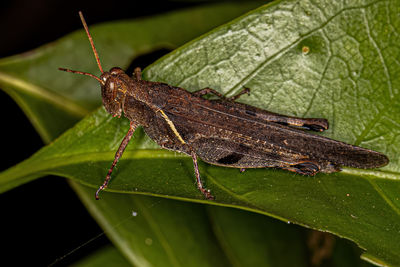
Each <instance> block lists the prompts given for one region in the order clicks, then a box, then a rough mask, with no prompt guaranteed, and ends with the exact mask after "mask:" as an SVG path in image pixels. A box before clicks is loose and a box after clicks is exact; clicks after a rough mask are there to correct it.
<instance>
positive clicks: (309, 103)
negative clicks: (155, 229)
mask: <svg viewBox="0 0 400 267" xmlns="http://www.w3.org/2000/svg"><path fill="white" fill-rule="evenodd" d="M398 12H399V3H398V1H395V0H392V1H374V2H372V1H349V2H345V3H344V2H335V3H331V2H330V1H327V2H324V1H317V2H316V1H312V2H311V1H302V2H300V3H299V2H291V1H281V2H276V3H275V4H273V5H270V6H266V7H262V8H260V9H258V10H255V11H254V12H252V13H250V14H248V15H246V16H244V17H241V18H239V19H237V20H235V21H234V22H232V23H230V24H227V25H225V26H223V27H220V28H218V29H216V30H214V31H213V32H211V33H210V34H207V35H205V36H203V37H201V38H200V39H197V40H195V41H193V42H192V43H190V44H188V45H186V46H184V47H182V48H181V49H179V50H176V51H175V52H174V53H172V54H170V55H169V56H167V57H164V58H163V59H161V61H159V62H157V63H155V64H154V65H153V66H152V67H150V68H148V69H147V71H146V73H145V76H146V77H147V78H148V79H149V80H157V81H164V82H168V83H171V84H173V85H178V86H183V87H185V88H190V90H196V89H200V88H203V87H213V88H215V89H218V90H220V91H222V92H224V93H226V94H227V95H232V94H234V93H235V92H237V91H238V90H240V88H241V87H242V86H247V87H250V88H251V89H252V91H251V96H250V97H243V99H241V100H242V101H244V102H246V103H249V104H252V105H255V106H258V107H262V108H268V109H270V110H271V111H274V112H282V113H285V114H291V115H299V116H309V117H326V118H328V119H329V121H330V123H331V130H329V131H328V132H327V133H324V134H325V135H326V136H330V137H334V138H335V139H339V140H342V141H346V142H349V143H353V144H357V145H361V146H363V147H367V148H371V149H375V150H378V151H381V152H384V153H385V154H387V155H388V156H389V158H390V160H391V162H390V164H389V165H388V166H386V167H385V168H383V169H381V170H355V169H345V170H344V171H343V172H341V173H338V174H330V175H318V176H317V177H315V178H310V177H304V176H299V175H294V174H291V173H288V172H284V171H279V170H248V171H246V172H245V173H244V174H239V173H238V171H237V170H231V169H226V168H220V167H215V166H210V165H206V164H201V166H200V171H201V174H202V176H203V178H204V179H205V180H206V182H207V187H208V188H210V189H211V190H212V192H213V194H214V195H215V196H217V200H216V201H215V202H212V204H220V205H225V206H234V207H238V208H241V209H246V210H251V211H255V212H259V213H263V214H268V215H271V216H273V217H276V218H280V219H282V220H285V221H291V222H295V223H298V224H301V225H305V226H308V227H311V228H314V229H320V230H324V231H329V232H332V233H335V234H337V235H339V236H343V237H346V238H348V239H351V240H353V241H355V242H356V243H357V244H358V245H359V246H361V247H362V248H364V249H366V250H367V253H368V254H365V255H364V258H367V259H368V260H370V261H373V262H383V263H384V264H391V265H399V264H400V258H399V255H398V251H400V247H399V246H400V245H399V241H400V240H399V239H400V238H399V235H398V232H399V231H400V224H399V221H400V220H399V214H400V212H399V211H400V210H399V206H400V202H399V199H398V196H397V192H399V189H400V185H399V182H398V180H399V179H400V176H399V168H400V166H399V161H400V160H399V159H398V157H396V151H398V150H399V146H400V140H399V138H398V133H399V131H400V127H399V125H400V123H399V121H398V118H399V116H398V114H399V111H400V110H399V109H400V108H399V106H398V105H396V103H397V102H398V100H399V92H398V89H399V78H398V77H399V75H398V72H399V68H400V67H399V64H398V61H397V60H396V58H398V55H399V54H400V53H399V51H400V49H399V46H398V43H399V34H398V32H397V29H398V28H399V26H400V19H399V17H398V16H397V15H396V14H398ZM92 83H95V82H94V81H92ZM126 131H127V121H126V120H124V121H122V122H119V121H116V120H113V119H110V118H109V116H107V114H106V113H105V112H104V111H103V110H102V109H101V110H98V111H97V112H95V113H94V114H93V115H92V116H90V117H88V118H87V119H85V120H83V121H82V122H81V123H79V124H78V125H77V126H76V127H75V128H74V129H72V130H70V131H68V132H67V133H66V134H64V135H63V136H62V137H61V138H59V139H58V140H57V141H56V142H55V143H53V144H52V145H50V146H49V147H47V148H45V149H43V150H42V151H40V152H39V153H37V154H36V155H35V156H34V157H32V158H31V159H29V160H28V161H26V162H24V163H22V164H20V165H19V166H16V167H15V168H12V169H10V170H8V171H6V172H3V173H2V174H1V175H0V183H1V189H2V190H7V189H9V188H12V187H13V186H15V185H16V184H19V183H22V182H25V181H26V180H28V179H33V178H35V177H38V176H41V175H44V174H47V173H51V174H57V175H61V176H65V177H69V178H74V179H76V180H78V181H80V182H82V183H85V184H87V185H90V186H92V187H97V186H98V185H99V184H100V183H101V179H100V177H102V176H103V175H104V171H105V170H106V169H107V167H108V166H109V164H110V162H111V161H112V158H113V154H114V152H115V150H116V148H117V146H118V143H119V142H120V140H121V139H122V136H123V135H124V133H125V132H126ZM154 147H155V146H154V144H153V143H152V142H151V141H149V140H148V139H147V138H146V137H144V135H143V133H142V132H138V133H136V135H135V142H134V143H132V144H130V146H129V147H128V151H127V152H126V153H125V154H124V157H123V159H122V160H121V162H120V164H119V168H118V170H117V171H116V172H115V173H114V180H113V182H112V184H111V185H110V191H118V192H124V193H141V194H147V195H157V196H164V197H170V198H178V199H186V200H191V201H197V202H204V200H202V196H201V194H199V193H198V192H197V191H196V189H195V187H194V185H193V171H192V166H191V160H190V159H188V158H187V157H184V156H182V155H179V154H174V153H171V152H167V151H160V150H155V149H154ZM106 195H107V194H106V193H105V194H104V197H106Z"/></svg>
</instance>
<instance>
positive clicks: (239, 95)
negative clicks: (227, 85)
mask: <svg viewBox="0 0 400 267" xmlns="http://www.w3.org/2000/svg"><path fill="white" fill-rule="evenodd" d="M244 94H247V95H250V88H248V87H243V90H242V91H240V92H239V93H237V94H236V95H234V96H231V97H229V98H228V100H230V101H235V100H237V99H239V97H241V96H242V95H244Z"/></svg>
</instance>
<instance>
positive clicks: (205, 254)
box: [74, 183, 307, 266]
mask: <svg viewBox="0 0 400 267" xmlns="http://www.w3.org/2000/svg"><path fill="white" fill-rule="evenodd" d="M74 188H75V189H76V190H77V192H78V193H79V195H80V196H81V199H82V201H83V202H84V203H85V205H86V206H87V208H88V209H89V211H90V212H91V214H92V215H93V216H94V217H95V218H96V220H97V221H98V222H99V224H100V225H101V226H102V227H103V229H104V230H105V232H106V233H107V234H108V235H109V236H110V237H111V239H112V241H113V243H114V244H116V246H118V248H119V250H120V251H122V253H124V255H125V257H126V258H127V259H129V260H130V262H131V263H133V264H134V265H137V266H150V265H153V266H232V265H233V266H258V265H259V264H260V265H262V266H294V265H295V266H306V263H307V261H306V252H307V251H306V249H305V248H304V244H303V242H302V240H303V234H302V233H303V232H304V230H302V229H299V227H296V226H294V225H289V226H288V225H285V224H283V223H281V222H279V221H276V220H272V219H271V218H268V217H265V216H261V215H258V214H251V213H248V212H244V211H240V210H236V209H230V208H222V207H208V206H204V205H199V204H194V203H188V202H182V201H172V200H167V199H161V198H154V197H148V196H138V195H123V194H115V193H108V194H104V198H103V199H102V201H96V200H95V199H94V198H93V197H92V193H93V190H92V188H90V187H86V186H78V187H77V186H76V184H75V183H74ZM82 193H83V194H82ZM210 220H211V223H210ZM299 230H300V231H299ZM288 243H290V246H291V250H290V251H289V252H288V251H287V247H286V246H287V244H288ZM283 254H286V255H287V256H286V257H282V255H283ZM254 264H257V265H254Z"/></svg>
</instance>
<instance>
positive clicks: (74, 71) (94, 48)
mask: <svg viewBox="0 0 400 267" xmlns="http://www.w3.org/2000/svg"><path fill="white" fill-rule="evenodd" d="M79 17H80V18H81V21H82V24H83V27H84V28H85V31H86V34H87V36H88V38H89V42H90V45H91V46H92V50H93V54H94V56H95V58H96V62H97V66H99V69H100V71H101V73H104V71H103V68H102V67H101V64H100V58H99V54H98V53H97V50H96V47H95V46H94V43H93V39H92V36H91V35H90V32H89V28H88V26H87V24H86V21H85V18H84V17H83V14H82V11H79ZM58 69H59V70H62V71H66V72H71V73H76V74H82V75H87V76H90V77H92V78H95V79H96V80H98V81H99V82H100V83H101V84H102V85H104V81H103V80H101V79H100V78H99V77H97V76H96V75H93V74H91V73H88V72H83V71H78V70H70V69H65V68H58Z"/></svg>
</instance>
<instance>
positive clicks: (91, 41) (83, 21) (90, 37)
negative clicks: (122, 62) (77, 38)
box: [79, 11, 104, 73]
mask: <svg viewBox="0 0 400 267" xmlns="http://www.w3.org/2000/svg"><path fill="white" fill-rule="evenodd" d="M79 17H80V18H81V21H82V24H83V27H84V28H85V31H86V34H87V37H88V38H89V42H90V45H91V46H92V50H93V53H94V56H95V58H96V61H97V66H99V69H100V71H101V73H103V72H104V71H103V68H102V67H101V64H100V58H99V54H98V53H97V50H96V47H94V43H93V39H92V36H91V35H90V32H89V28H88V26H87V24H86V21H85V18H84V17H83V14H82V11H79Z"/></svg>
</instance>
